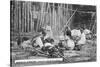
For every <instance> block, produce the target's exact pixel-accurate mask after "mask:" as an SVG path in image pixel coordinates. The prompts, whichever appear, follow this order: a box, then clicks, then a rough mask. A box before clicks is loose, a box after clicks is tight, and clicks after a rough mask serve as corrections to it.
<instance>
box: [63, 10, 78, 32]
mask: <svg viewBox="0 0 100 67" xmlns="http://www.w3.org/2000/svg"><path fill="white" fill-rule="evenodd" d="M77 10H78V9H76V11H77ZM76 11H75V12H74V13H73V14H72V16H71V17H70V18H69V19H68V21H67V23H66V24H65V25H64V28H65V27H66V26H67V25H68V24H69V21H70V20H71V19H72V17H73V16H74V15H75V13H76ZM64 28H63V29H62V30H61V31H63V30H64Z"/></svg>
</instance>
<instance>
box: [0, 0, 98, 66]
mask: <svg viewBox="0 0 100 67" xmlns="http://www.w3.org/2000/svg"><path fill="white" fill-rule="evenodd" d="M28 1H40V2H57V3H69V4H82V5H83V4H84V5H86V4H87V5H97V16H98V17H97V28H98V29H97V31H98V33H97V36H98V38H97V40H98V42H97V45H98V47H97V52H98V56H97V58H98V60H97V62H88V63H85V62H82V63H71V64H70V63H68V64H56V66H57V67H63V66H67V67H75V66H77V67H80V66H81V67H84V66H86V67H90V66H91V67H99V63H100V45H99V44H100V38H99V35H100V30H99V29H100V28H99V27H100V23H99V22H100V21H99V20H100V5H99V3H100V0H28ZM0 31H1V32H0V67H8V66H9V64H10V62H9V61H10V58H9V57H10V52H9V51H10V47H9V44H10V0H0ZM47 66H48V67H51V66H52V67H54V66H55V65H54V64H53V65H41V67H47ZM27 67H33V66H27ZM36 67H38V66H36Z"/></svg>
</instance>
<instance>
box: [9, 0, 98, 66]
mask: <svg viewBox="0 0 100 67" xmlns="http://www.w3.org/2000/svg"><path fill="white" fill-rule="evenodd" d="M96 50H97V14H96V6H95V5H84V4H68V3H52V2H37V1H21V0H10V66H11V67H24V66H34V65H48V64H67V63H78V62H95V61H96V58H97V57H96V55H97V54H96V53H97V51H96Z"/></svg>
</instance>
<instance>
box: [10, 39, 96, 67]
mask: <svg viewBox="0 0 100 67" xmlns="http://www.w3.org/2000/svg"><path fill="white" fill-rule="evenodd" d="M64 56H65V57H66V58H68V60H69V62H66V60H63V61H56V62H55V61H53V62H52V61H51V62H38V63H37V62H27V63H15V60H18V59H31V58H32V59H37V58H38V59H39V58H47V57H45V56H42V57H41V56H31V55H30V52H26V51H24V50H23V49H22V48H19V47H18V46H17V47H13V48H11V60H12V62H11V64H12V67H23V66H30V65H45V64H61V63H76V62H92V61H96V41H93V40H87V42H86V44H85V45H83V46H82V47H81V50H80V51H75V50H73V51H68V50H66V51H64Z"/></svg>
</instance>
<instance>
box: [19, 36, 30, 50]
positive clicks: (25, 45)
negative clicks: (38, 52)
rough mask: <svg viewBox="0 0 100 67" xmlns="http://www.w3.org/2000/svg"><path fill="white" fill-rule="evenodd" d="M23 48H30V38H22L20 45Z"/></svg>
mask: <svg viewBox="0 0 100 67" xmlns="http://www.w3.org/2000/svg"><path fill="white" fill-rule="evenodd" d="M20 46H21V47H22V48H23V49H27V48H32V45H31V40H30V39H28V38H27V37H23V38H22V43H21V45H20Z"/></svg>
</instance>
